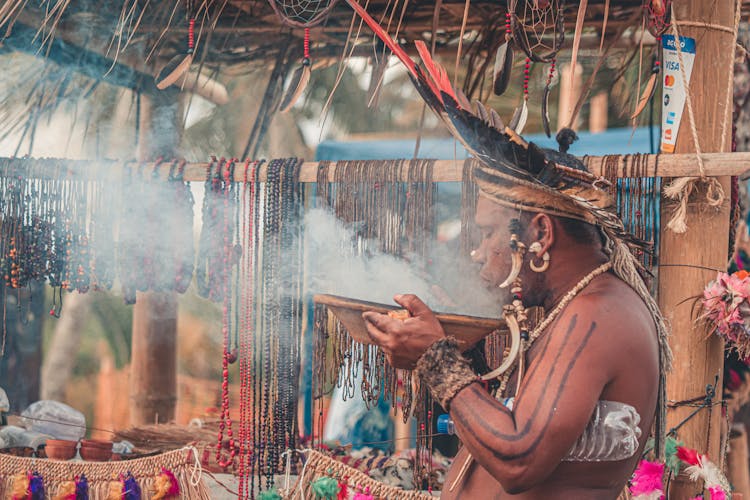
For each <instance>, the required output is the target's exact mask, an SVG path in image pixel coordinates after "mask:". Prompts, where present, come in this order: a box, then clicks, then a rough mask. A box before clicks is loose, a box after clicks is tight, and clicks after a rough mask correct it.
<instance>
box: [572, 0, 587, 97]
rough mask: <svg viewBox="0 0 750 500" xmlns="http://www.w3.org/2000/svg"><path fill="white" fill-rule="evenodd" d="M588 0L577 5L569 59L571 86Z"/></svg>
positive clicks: (583, 0) (582, 0)
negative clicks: (571, 52)
mask: <svg viewBox="0 0 750 500" xmlns="http://www.w3.org/2000/svg"><path fill="white" fill-rule="evenodd" d="M588 3H589V2H588V0H581V3H580V4H579V5H578V17H577V18H576V31H575V34H574V35H573V54H572V55H571V57H570V83H571V86H572V85H573V80H574V79H575V74H576V64H577V63H578V48H579V47H580V45H581V33H582V32H583V20H584V19H585V18H586V7H587V6H588Z"/></svg>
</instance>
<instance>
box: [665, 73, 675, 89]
mask: <svg viewBox="0 0 750 500" xmlns="http://www.w3.org/2000/svg"><path fill="white" fill-rule="evenodd" d="M664 86H665V87H674V75H666V76H665V77H664Z"/></svg>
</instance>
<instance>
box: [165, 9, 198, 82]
mask: <svg viewBox="0 0 750 500" xmlns="http://www.w3.org/2000/svg"><path fill="white" fill-rule="evenodd" d="M185 16H186V18H187V28H188V38H187V50H186V51H185V53H184V54H177V55H176V56H174V57H173V58H172V59H170V60H169V62H168V63H167V64H165V65H164V67H163V68H162V69H161V70H160V71H159V73H158V74H157V75H156V79H155V80H156V88H157V89H159V90H164V89H165V88H167V87H169V86H170V85H173V84H174V83H176V82H177V81H178V80H179V79H180V77H181V76H183V75H184V74H185V73H186V72H187V70H188V68H190V65H191V64H193V51H194V48H195V13H194V12H193V2H192V0H188V1H187V3H186V11H185Z"/></svg>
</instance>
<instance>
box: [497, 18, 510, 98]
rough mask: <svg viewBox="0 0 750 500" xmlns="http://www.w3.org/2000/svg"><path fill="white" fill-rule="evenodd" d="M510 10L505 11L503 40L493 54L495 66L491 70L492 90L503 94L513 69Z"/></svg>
mask: <svg viewBox="0 0 750 500" xmlns="http://www.w3.org/2000/svg"><path fill="white" fill-rule="evenodd" d="M510 18H511V14H510V11H508V12H506V13H505V41H504V42H503V43H502V44H501V45H500V47H498V49H497V53H496V54H495V68H494V70H493V72H492V91H493V92H494V93H495V95H503V93H505V91H506V90H507V89H508V83H509V82H510V74H511V72H512V70H513V32H512V30H511V21H510Z"/></svg>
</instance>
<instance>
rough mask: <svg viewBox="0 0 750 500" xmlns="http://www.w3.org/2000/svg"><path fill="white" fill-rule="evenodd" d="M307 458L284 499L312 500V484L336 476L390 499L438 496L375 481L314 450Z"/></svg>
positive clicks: (376, 495)
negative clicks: (323, 478)
mask: <svg viewBox="0 0 750 500" xmlns="http://www.w3.org/2000/svg"><path fill="white" fill-rule="evenodd" d="M305 455H306V461H305V466H304V469H303V471H302V474H301V475H300V477H299V478H298V479H297V482H296V483H295V484H294V488H293V489H292V490H291V491H289V492H287V494H286V495H285V498H287V499H289V500H291V499H305V500H307V499H312V498H315V495H314V493H313V490H312V483H313V482H314V481H315V480H316V479H318V478H321V477H335V478H338V479H339V480H341V478H346V482H347V485H348V486H349V488H350V491H351V490H354V489H360V490H369V491H368V493H369V494H370V495H372V496H373V497H375V498H377V499H388V500H428V499H430V500H434V499H435V497H434V496H432V495H430V494H427V493H422V492H420V491H406V490H402V489H401V488H396V487H395V486H388V485H387V484H383V483H381V482H378V481H375V480H374V479H372V478H371V477H369V476H368V475H367V474H365V473H364V472H360V471H358V470H357V469H354V468H352V467H349V466H348V465H345V464H343V463H341V462H339V461H337V460H334V459H333V458H330V457H328V456H326V455H324V454H322V453H320V452H318V451H315V450H306V451H305Z"/></svg>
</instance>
